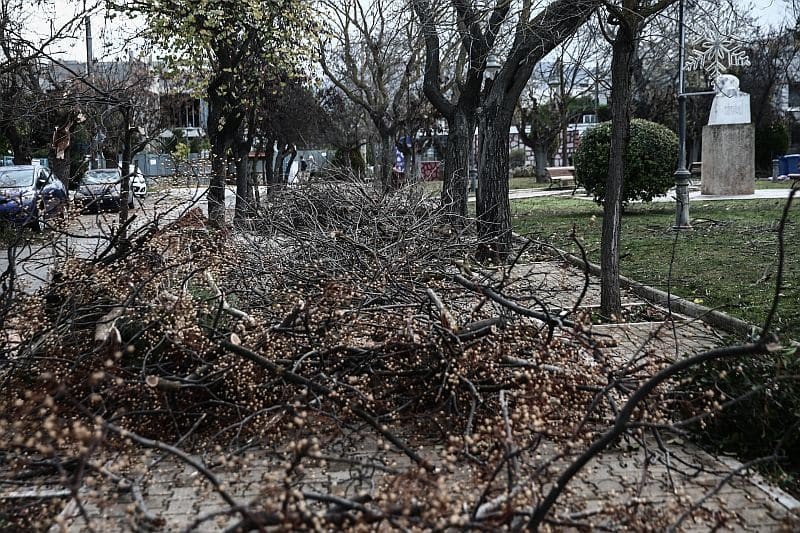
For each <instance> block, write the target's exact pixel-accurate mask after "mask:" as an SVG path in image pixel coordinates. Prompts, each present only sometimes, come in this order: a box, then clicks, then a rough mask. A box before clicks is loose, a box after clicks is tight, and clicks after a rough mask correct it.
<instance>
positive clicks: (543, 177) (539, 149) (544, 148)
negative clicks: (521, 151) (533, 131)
mask: <svg viewBox="0 0 800 533" xmlns="http://www.w3.org/2000/svg"><path fill="white" fill-rule="evenodd" d="M533 157H534V160H535V161H534V164H535V165H536V183H547V182H548V181H550V178H549V177H548V176H547V160H548V159H549V157H550V143H549V142H547V141H546V140H545V141H542V139H536V141H535V142H534V143H533Z"/></svg>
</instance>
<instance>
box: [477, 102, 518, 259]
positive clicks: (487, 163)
mask: <svg viewBox="0 0 800 533" xmlns="http://www.w3.org/2000/svg"><path fill="white" fill-rule="evenodd" d="M515 104H516V101H515ZM498 108H499V106H498V105H497V104H494V105H489V106H486V107H484V115H483V117H482V118H481V119H480V147H479V152H478V191H477V194H476V204H475V211H476V213H477V217H478V250H477V254H476V255H477V258H478V260H479V261H495V262H503V261H505V259H506V257H508V254H509V252H510V251H511V206H510V204H509V199H508V131H509V129H510V127H511V114H510V113H503V112H500V110H499V109H498ZM512 108H513V107H512Z"/></svg>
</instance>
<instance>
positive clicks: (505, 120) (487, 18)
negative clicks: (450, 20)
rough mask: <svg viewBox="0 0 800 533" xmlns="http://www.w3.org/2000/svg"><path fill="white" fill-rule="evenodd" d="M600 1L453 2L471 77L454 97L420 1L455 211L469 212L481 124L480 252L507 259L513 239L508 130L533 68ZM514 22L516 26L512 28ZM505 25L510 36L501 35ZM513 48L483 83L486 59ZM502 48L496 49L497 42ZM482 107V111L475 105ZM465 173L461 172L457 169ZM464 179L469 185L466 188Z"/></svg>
mask: <svg viewBox="0 0 800 533" xmlns="http://www.w3.org/2000/svg"><path fill="white" fill-rule="evenodd" d="M599 4H600V2H599V1H595V0H585V1H578V2H566V1H560V0H557V1H554V2H550V3H548V4H547V5H545V6H539V7H540V9H534V7H536V6H534V5H533V3H532V2H524V3H523V4H522V7H521V9H520V11H519V12H518V13H513V17H511V15H512V13H511V3H510V2H498V3H497V4H496V5H495V7H494V8H492V9H490V10H488V11H484V10H483V8H482V7H480V6H479V5H478V3H474V4H473V3H471V2H469V3H468V2H452V8H453V11H454V12H455V15H456V20H457V25H456V27H457V29H458V32H459V37H460V39H461V41H460V42H461V46H462V47H463V50H464V68H465V70H466V72H467V75H466V77H465V81H464V83H463V84H461V85H460V86H459V91H458V95H457V96H456V97H455V99H454V100H453V101H451V100H449V99H448V98H447V97H446V96H445V94H444V92H443V90H442V74H443V73H442V70H441V57H440V54H441V43H440V40H439V35H438V32H437V25H438V24H439V21H440V20H441V19H440V18H439V17H438V16H437V15H435V13H436V12H435V11H434V10H433V8H432V6H431V3H430V2H428V1H427V0H416V1H415V2H414V7H415V10H416V12H417V14H418V16H419V18H420V20H421V23H422V27H423V31H424V34H425V45H426V67H425V94H426V96H427V97H428V98H429V99H430V100H431V102H432V103H433V104H434V106H435V107H436V108H437V110H439V112H440V113H441V114H442V115H443V116H444V117H445V118H446V119H447V120H448V126H449V134H450V135H452V136H453V137H454V139H453V144H450V143H449V141H448V152H450V151H451V150H454V151H455V152H451V154H450V155H449V156H446V160H445V166H446V167H447V161H448V160H449V158H453V159H452V162H451V165H450V168H451V169H453V171H454V172H455V174H451V172H450V171H448V170H445V172H446V176H448V178H446V179H452V178H449V176H454V175H455V176H456V178H455V179H452V183H453V184H455V183H456V180H460V181H458V184H457V185H453V186H452V187H451V190H450V191H449V192H445V193H443V194H444V196H443V199H444V200H445V204H447V203H448V202H450V201H451V200H450V199H452V202H451V203H453V205H455V206H456V208H455V209H453V212H454V213H456V214H460V213H462V212H464V211H463V210H462V206H464V209H465V206H466V200H465V197H466V173H464V172H463V170H459V169H466V168H468V154H469V143H470V141H471V138H472V134H471V131H472V128H473V127H474V125H475V124H476V123H477V125H478V130H479V152H478V157H477V160H478V191H477V197H476V214H477V219H478V235H479V237H480V241H481V243H482V244H481V245H480V249H479V251H478V257H479V258H482V259H495V260H504V259H505V257H506V256H507V255H508V251H509V250H510V245H511V214H510V213H511V211H510V205H509V200H508V132H509V130H510V127H511V123H512V121H513V116H514V110H515V108H516V105H517V101H518V100H519V97H520V95H521V93H522V91H523V90H524V88H525V86H526V84H527V83H528V79H529V78H530V75H531V73H532V71H533V68H534V66H535V65H536V64H537V63H538V62H539V61H540V60H541V59H542V58H543V57H545V56H546V55H547V54H548V53H549V52H550V51H551V50H553V49H554V48H555V47H556V46H558V45H559V44H560V43H562V42H563V41H564V40H566V39H567V38H568V37H569V36H570V35H572V34H573V33H574V32H575V31H576V30H577V28H579V27H580V26H581V25H583V23H584V22H586V21H587V20H588V18H589V17H590V15H591V14H592V12H593V11H594V10H595V9H596V8H597V7H598V6H599ZM508 26H510V27H511V28H510V29H509V28H508ZM501 30H503V33H504V34H506V33H507V34H508V35H509V41H508V42H503V43H500V42H498V40H497V37H498V35H499V34H500V32H501ZM501 44H504V45H505V46H507V55H506V58H505V61H503V62H502V67H501V68H500V70H499V72H498V73H497V74H496V76H495V77H494V79H492V80H490V81H489V82H488V83H487V84H486V87H483V78H484V72H485V68H486V62H487V59H488V57H489V55H490V53H492V52H493V50H496V51H498V52H499V48H500V46H501ZM496 47H497V48H496ZM479 108H480V110H481V113H480V114H478V113H477V111H478V109H479ZM459 173H460V174H459ZM462 185H463V186H462Z"/></svg>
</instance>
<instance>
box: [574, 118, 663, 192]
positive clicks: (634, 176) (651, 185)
mask: <svg viewBox="0 0 800 533" xmlns="http://www.w3.org/2000/svg"><path fill="white" fill-rule="evenodd" d="M677 153H678V136H677V135H675V134H674V133H673V132H672V131H670V130H669V129H668V128H666V127H664V126H662V125H661V124H656V123H655V122H649V121H647V120H641V119H633V120H632V121H631V138H630V143H629V144H628V153H627V154H626V155H625V174H624V181H623V184H622V201H623V203H627V202H629V201H631V200H644V201H645V202H649V201H650V200H652V199H653V197H654V196H659V195H662V194H664V193H666V192H667V191H668V190H669V188H670V187H672V185H673V184H674V180H675V178H674V176H673V174H674V173H675V167H676V160H677ZM610 155H611V123H610V122H603V123H602V124H598V125H597V126H595V127H594V128H591V129H589V130H586V132H584V133H583V135H581V143H580V146H579V147H578V151H577V152H576V153H575V178H576V180H577V182H578V184H580V185H582V186H583V187H584V188H585V189H586V192H588V193H590V194H592V195H594V199H595V201H596V202H598V203H602V201H603V198H604V197H605V191H606V178H607V176H608V162H609V158H610Z"/></svg>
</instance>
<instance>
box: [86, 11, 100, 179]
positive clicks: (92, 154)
mask: <svg viewBox="0 0 800 533" xmlns="http://www.w3.org/2000/svg"><path fill="white" fill-rule="evenodd" d="M83 13H84V15H83V23H84V26H85V27H86V79H87V80H90V81H91V77H92V61H93V57H92V19H91V17H89V13H88V12H87V11H86V0H84V2H83ZM96 160H97V134H96V133H95V136H94V137H92V139H91V140H90V141H89V168H97V163H96Z"/></svg>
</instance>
